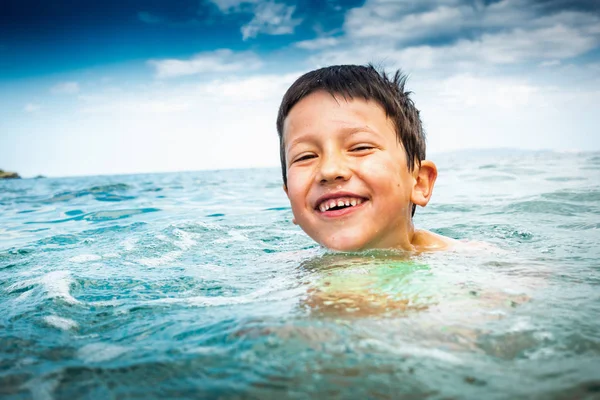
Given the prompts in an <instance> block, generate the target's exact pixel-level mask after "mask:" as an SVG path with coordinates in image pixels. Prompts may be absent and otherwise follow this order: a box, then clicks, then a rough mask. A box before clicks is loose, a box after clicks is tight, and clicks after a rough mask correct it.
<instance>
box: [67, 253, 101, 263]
mask: <svg viewBox="0 0 600 400" xmlns="http://www.w3.org/2000/svg"><path fill="white" fill-rule="evenodd" d="M101 259H102V257H101V256H99V255H97V254H80V255H78V256H75V257H71V258H69V261H70V262H74V263H84V262H89V261H98V260H101Z"/></svg>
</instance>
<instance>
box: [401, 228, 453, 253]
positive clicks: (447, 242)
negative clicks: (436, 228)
mask: <svg viewBox="0 0 600 400" xmlns="http://www.w3.org/2000/svg"><path fill="white" fill-rule="evenodd" d="M458 244H460V242H459V241H458V240H456V239H452V238H449V237H446V236H442V235H438V234H437V233H433V232H430V231H426V230H421V229H419V230H415V233H414V235H413V238H412V245H413V246H414V247H415V250H416V251H418V252H429V251H441V250H451V249H453V248H454V247H455V246H456V245H458Z"/></svg>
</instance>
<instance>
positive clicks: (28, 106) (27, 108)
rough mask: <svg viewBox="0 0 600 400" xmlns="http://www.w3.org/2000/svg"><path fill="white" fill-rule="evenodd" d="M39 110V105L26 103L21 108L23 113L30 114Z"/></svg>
mask: <svg viewBox="0 0 600 400" xmlns="http://www.w3.org/2000/svg"><path fill="white" fill-rule="evenodd" d="M40 108H42V107H41V106H40V105H39V104H36V103H27V104H25V107H23V111H25V112H27V113H32V112H36V111H38V110H39V109H40Z"/></svg>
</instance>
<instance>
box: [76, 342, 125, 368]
mask: <svg viewBox="0 0 600 400" xmlns="http://www.w3.org/2000/svg"><path fill="white" fill-rule="evenodd" d="M127 351H129V349H128V348H127V347H124V346H117V345H115V344H108V343H90V344H87V345H85V346H83V347H82V348H80V349H79V350H78V351H77V357H78V358H80V359H81V360H83V361H85V362H89V363H96V362H103V361H109V360H113V359H115V358H117V357H119V356H120V355H122V354H124V353H126V352H127Z"/></svg>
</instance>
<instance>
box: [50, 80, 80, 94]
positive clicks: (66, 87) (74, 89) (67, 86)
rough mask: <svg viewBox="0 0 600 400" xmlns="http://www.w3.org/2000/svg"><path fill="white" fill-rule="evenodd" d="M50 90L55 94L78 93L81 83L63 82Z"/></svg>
mask: <svg viewBox="0 0 600 400" xmlns="http://www.w3.org/2000/svg"><path fill="white" fill-rule="evenodd" d="M50 91H51V92H52V93H54V94H76V93H79V83H77V82H61V83H58V84H56V85H54V86H53V87H52V88H51V89H50Z"/></svg>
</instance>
